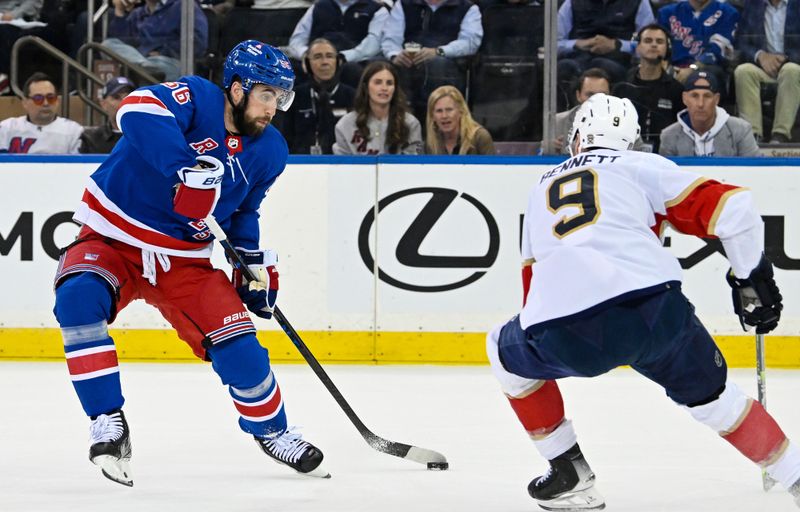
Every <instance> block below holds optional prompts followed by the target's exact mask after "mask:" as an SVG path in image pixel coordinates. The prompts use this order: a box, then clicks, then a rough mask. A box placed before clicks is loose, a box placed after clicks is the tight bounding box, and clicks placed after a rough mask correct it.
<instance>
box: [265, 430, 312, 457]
mask: <svg viewBox="0 0 800 512" xmlns="http://www.w3.org/2000/svg"><path fill="white" fill-rule="evenodd" d="M294 430H299V429H298V427H289V428H287V429H286V430H285V431H283V433H282V434H278V435H276V436H275V437H271V438H266V439H265V442H264V445H265V446H266V447H267V448H268V449H269V451H270V452H272V454H273V455H275V456H276V457H277V458H279V459H281V460H282V461H285V462H292V463H294V462H297V459H299V458H300V456H302V455H303V453H305V451H306V449H308V447H309V446H310V445H309V444H308V443H307V442H305V441H303V436H302V434H300V433H299V432H295V431H294Z"/></svg>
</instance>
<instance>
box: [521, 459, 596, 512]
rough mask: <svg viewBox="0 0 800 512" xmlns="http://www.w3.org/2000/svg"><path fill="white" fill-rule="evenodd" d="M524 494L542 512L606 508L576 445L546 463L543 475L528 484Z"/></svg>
mask: <svg viewBox="0 0 800 512" xmlns="http://www.w3.org/2000/svg"><path fill="white" fill-rule="evenodd" d="M528 493H529V494H530V495H531V497H532V498H533V499H535V500H536V503H538V504H539V506H540V507H542V508H543V509H545V510H558V511H577V510H600V509H603V508H605V506H606V502H605V500H604V499H603V496H601V495H600V493H598V492H597V490H596V489H595V488H594V473H593V472H592V469H591V468H590V467H589V464H587V463H586V459H584V458H583V454H582V453H581V449H580V447H579V446H578V445H577V443H576V444H575V446H573V447H572V448H570V449H569V450H567V451H566V452H564V453H563V454H561V455H559V456H558V457H556V458H555V459H552V460H551V461H550V468H549V469H548V470H547V472H546V473H545V474H544V475H542V476H540V477H538V478H534V479H533V480H532V481H531V483H530V484H528Z"/></svg>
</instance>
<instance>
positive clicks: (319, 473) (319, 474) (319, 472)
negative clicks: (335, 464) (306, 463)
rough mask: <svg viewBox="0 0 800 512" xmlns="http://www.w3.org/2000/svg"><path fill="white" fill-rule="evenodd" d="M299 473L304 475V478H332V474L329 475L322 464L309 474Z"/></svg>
mask: <svg viewBox="0 0 800 512" xmlns="http://www.w3.org/2000/svg"><path fill="white" fill-rule="evenodd" d="M298 473H299V474H301V475H303V476H313V477H316V478H330V477H331V474H330V473H328V471H327V470H326V469H325V468H323V467H322V464H320V465H319V466H317V467H316V468H314V469H312V470H311V471H309V472H308V473H300V472H299V471H298Z"/></svg>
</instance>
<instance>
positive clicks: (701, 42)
mask: <svg viewBox="0 0 800 512" xmlns="http://www.w3.org/2000/svg"><path fill="white" fill-rule="evenodd" d="M737 23H739V12H738V11H737V10H736V9H735V8H734V7H732V6H731V5H729V4H727V3H722V2H719V1H717V0H711V2H709V3H708V5H706V6H705V7H704V8H703V10H702V11H700V12H695V10H694V8H693V7H692V4H691V3H690V2H676V3H674V4H669V5H665V6H664V7H662V8H661V9H659V11H658V24H659V25H661V26H662V27H666V28H667V29H669V33H670V36H671V38H672V63H673V64H675V65H678V66H682V65H689V64H691V63H693V62H695V61H698V62H702V63H703V64H717V65H720V64H723V63H724V61H725V59H728V58H730V57H731V56H732V55H733V38H734V34H735V32H736V25H737Z"/></svg>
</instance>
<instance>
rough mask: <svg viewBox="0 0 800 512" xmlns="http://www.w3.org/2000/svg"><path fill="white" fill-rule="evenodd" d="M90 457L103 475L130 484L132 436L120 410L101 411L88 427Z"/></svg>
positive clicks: (131, 479) (123, 483)
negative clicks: (106, 412) (105, 412)
mask: <svg viewBox="0 0 800 512" xmlns="http://www.w3.org/2000/svg"><path fill="white" fill-rule="evenodd" d="M89 444H90V446H89V460H90V461H92V463H94V464H96V465H97V466H100V468H101V469H102V471H103V476H105V477H106V478H108V479H109V480H113V481H115V482H117V483H119V484H122V485H127V486H128V487H133V477H132V475H131V468H130V461H131V438H130V431H129V430H128V422H127V421H125V415H124V414H123V413H122V410H118V411H114V412H111V413H109V414H101V415H99V416H96V417H95V418H93V419H92V424H91V426H90V427H89Z"/></svg>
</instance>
